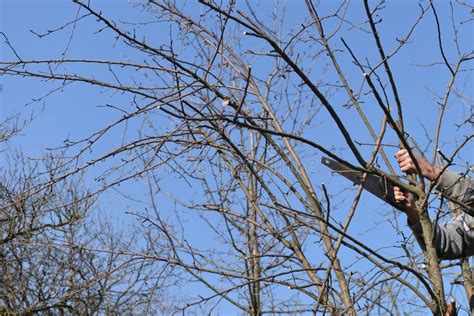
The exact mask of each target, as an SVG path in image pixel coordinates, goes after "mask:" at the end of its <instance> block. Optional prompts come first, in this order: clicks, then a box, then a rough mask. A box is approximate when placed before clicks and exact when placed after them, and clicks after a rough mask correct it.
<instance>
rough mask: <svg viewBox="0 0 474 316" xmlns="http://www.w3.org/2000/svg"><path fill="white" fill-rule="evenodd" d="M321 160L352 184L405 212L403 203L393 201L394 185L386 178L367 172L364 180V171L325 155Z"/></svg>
mask: <svg viewBox="0 0 474 316" xmlns="http://www.w3.org/2000/svg"><path fill="white" fill-rule="evenodd" d="M321 162H322V164H323V165H325V166H327V167H328V168H329V169H331V170H332V171H334V172H337V173H338V174H340V175H341V176H343V177H345V178H347V179H349V180H350V181H352V182H353V183H354V184H359V185H362V187H363V188H364V189H365V190H367V191H369V192H370V193H372V194H373V195H375V196H376V197H378V198H379V199H381V200H382V201H384V202H385V203H388V204H390V205H391V206H393V207H395V208H396V209H398V210H400V211H402V212H405V208H404V206H403V204H401V203H397V202H396V201H395V195H394V194H393V187H394V186H395V185H394V184H393V183H391V182H390V181H389V180H388V179H387V178H384V177H381V176H379V175H376V174H368V175H367V176H366V180H365V182H364V181H363V175H364V173H363V172H361V171H357V170H354V169H351V168H349V167H347V166H345V165H343V164H341V163H339V162H337V161H335V160H332V159H330V158H327V157H323V158H321Z"/></svg>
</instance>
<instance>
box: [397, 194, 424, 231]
mask: <svg viewBox="0 0 474 316" xmlns="http://www.w3.org/2000/svg"><path fill="white" fill-rule="evenodd" d="M393 195H394V197H395V202H397V203H400V204H404V205H405V211H406V213H407V216H408V221H409V222H410V224H412V225H414V224H416V223H418V222H419V221H420V218H419V216H418V213H417V212H416V210H415V199H414V198H413V194H411V193H407V194H405V192H403V191H402V190H401V189H400V188H399V187H393Z"/></svg>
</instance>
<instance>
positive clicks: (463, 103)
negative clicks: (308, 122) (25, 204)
mask: <svg viewBox="0 0 474 316" xmlns="http://www.w3.org/2000/svg"><path fill="white" fill-rule="evenodd" d="M0 3H1V4H0V5H1V7H0V9H1V29H2V32H4V33H5V34H6V35H7V36H8V37H9V39H10V40H11V43H12V45H14V46H15V48H16V49H17V51H18V53H19V55H20V56H21V58H23V59H47V58H61V53H62V52H64V51H65V49H66V48H67V56H68V57H70V58H78V57H81V58H91V59H112V60H139V58H140V56H136V55H134V51H133V50H132V49H130V48H129V47H126V46H125V45H124V44H123V43H121V42H115V41H114V39H113V37H112V36H111V33H110V32H108V31H104V32H99V33H96V32H97V31H99V30H100V29H101V28H100V27H99V26H98V25H97V24H95V23H94V21H93V20H92V19H88V20H87V21H85V22H84V23H82V22H81V23H80V24H79V26H78V27H77V30H75V32H74V33H73V37H72V38H71V39H70V35H71V34H72V32H71V30H72V29H71V27H67V28H65V30H64V31H62V32H58V33H57V34H53V35H51V36H48V37H45V38H43V39H38V37H37V36H36V35H34V34H33V33H32V32H31V31H30V30H34V31H35V32H37V33H44V32H46V31H47V30H50V29H54V28H57V27H59V26H61V25H63V24H64V23H65V22H67V21H70V20H71V19H73V18H74V16H75V15H76V14H77V8H76V6H74V5H73V4H71V3H70V2H69V1H61V0H50V1H27V0H20V1H13V0H2V1H1V2H0ZM92 3H93V4H94V6H96V7H100V8H101V9H102V10H103V12H104V13H106V14H107V15H108V16H109V17H112V18H114V19H117V20H128V21H141V19H142V17H143V13H142V12H141V11H140V10H139V9H138V8H135V9H131V6H130V2H126V1H111V0H110V1H106V0H103V1H92ZM131 3H133V1H132V2H131ZM190 3H191V4H188V5H187V6H186V7H185V10H187V11H188V12H190V13H192V14H199V12H200V10H202V8H201V7H200V6H199V5H197V4H196V3H194V2H193V1H191V2H190ZM270 3H271V2H270V1H262V2H261V5H262V7H263V8H265V7H266V6H267V5H268V6H269V4H270ZM323 3H324V4H322V5H321V12H329V11H331V10H332V9H333V6H330V5H328V3H330V2H323ZM437 8H438V12H439V15H440V19H441V25H442V27H443V43H444V47H445V50H446V54H447V57H448V59H449V60H450V61H452V62H455V61H456V59H457V57H458V56H457V52H456V49H455V46H454V45H453V29H452V28H451V26H450V20H449V16H450V14H451V13H450V7H449V2H448V1H440V2H439V3H437ZM287 9H288V11H287V19H286V20H285V26H284V27H285V28H286V29H288V30H289V29H290V28H292V27H296V26H297V25H298V23H299V20H300V12H302V10H303V9H304V1H288V2H287ZM305 12H306V11H305ZM384 12H390V13H389V14H385V15H384V16H383V22H382V23H381V24H380V25H379V32H380V34H381V38H382V42H383V45H384V47H385V48H386V51H387V52H391V51H392V50H393V49H394V48H395V47H397V45H398V42H397V39H400V38H403V36H404V35H405V34H407V32H408V30H409V27H410V25H411V24H410V23H411V22H413V21H414V20H415V19H416V17H417V14H418V13H419V11H418V7H417V5H416V4H414V3H413V1H408V0H406V1H387V4H386V9H385V11H384ZM362 13H363V7H362V6H357V5H353V6H351V11H350V12H349V13H348V18H349V19H353V20H357V17H358V16H362ZM454 13H455V16H456V18H457V19H459V20H461V21H464V20H467V19H469V17H470V11H469V10H468V9H467V8H463V7H460V8H459V9H458V10H457V11H455V12H454ZM321 15H324V14H323V13H321ZM148 18H150V17H148ZM268 19H269V17H268V15H263V17H262V20H263V21H265V23H269V25H271V21H269V20H268ZM359 22H362V21H359ZM334 25H335V24H334ZM334 25H333V24H328V25H327V29H328V30H331V28H333V27H334ZM168 31H169V29H168V28H167V27H166V26H164V25H157V26H153V28H150V29H148V32H150V33H148V34H147V38H149V40H150V42H152V43H154V44H156V45H159V43H160V42H164V43H166V42H167V39H168V38H167V36H168V34H169V33H168ZM342 34H343V37H344V39H345V40H346V41H347V42H348V43H349V44H350V45H351V47H352V48H353V49H354V51H355V52H356V54H357V55H358V57H359V58H361V59H364V58H368V59H369V60H371V64H375V63H377V61H378V54H377V52H376V50H375V43H374V41H373V39H372V38H371V37H370V36H369V35H368V34H366V33H364V32H352V31H351V30H350V28H349V26H348V25H344V27H343V33H342ZM458 36H459V39H460V40H459V44H460V46H461V50H462V51H464V52H471V51H472V50H473V28H472V25H471V27H469V23H466V24H465V26H464V27H463V28H462V29H460V30H459V34H458ZM412 38H413V42H411V43H410V44H409V45H406V46H405V47H404V48H403V49H402V50H401V51H400V53H399V54H397V55H396V56H395V57H394V58H393V59H391V60H390V63H391V67H392V71H393V72H394V77H395V80H396V81H397V84H398V89H399V93H400V95H401V99H402V103H403V104H404V106H405V107H404V111H405V124H406V130H407V132H408V133H409V134H410V135H412V136H413V137H415V139H416V140H417V141H418V143H420V145H421V146H422V147H423V146H425V145H426V144H427V138H426V137H425V133H427V134H429V135H433V133H434V129H435V126H436V121H437V117H438V106H437V105H436V101H437V99H436V98H437V96H440V95H443V94H444V91H445V89H446V86H447V83H448V81H449V73H448V71H447V68H446V67H445V66H444V65H435V66H431V67H426V65H429V64H432V63H438V62H440V61H441V60H442V59H441V55H440V52H439V49H438V42H437V34H436V32H435V29H434V21H433V16H432V14H429V15H428V17H427V18H426V19H424V20H423V21H422V23H421V24H420V25H419V26H418V27H417V29H416V30H415V33H414V34H413V36H412ZM248 41H249V42H248V43H249V46H251V45H253V43H257V42H255V41H254V40H253V39H249V40H248ZM331 44H332V45H333V47H337V48H339V49H343V46H342V43H341V41H340V39H339V35H338V36H336V37H334V38H333V39H332V40H331ZM258 45H260V46H263V44H261V43H259V44H258ZM182 54H183V56H186V54H187V53H186V49H185V48H184V47H183V48H182ZM338 58H339V60H340V63H341V65H343V70H344V72H345V73H346V75H347V78H348V80H349V82H350V83H351V84H352V85H353V87H359V85H360V82H361V81H362V75H361V73H360V72H359V70H358V68H357V67H356V66H354V65H353V64H352V63H351V60H350V58H349V56H348V54H342V53H340V54H339V53H338ZM0 59H1V60H14V59H15V56H14V55H13V54H12V52H11V51H10V50H9V49H8V48H7V47H6V46H5V45H4V44H2V52H1V57H0ZM316 62H319V61H316ZM67 67H68V68H67V70H68V71H70V72H76V71H77V72H81V73H82V72H84V73H87V72H94V73H93V75H94V76H97V77H98V78H110V73H108V72H107V71H105V70H104V71H103V72H95V71H96V69H95V68H91V69H87V68H83V67H82V66H81V67H77V66H74V65H72V66H67ZM75 67H77V68H75ZM258 67H260V68H258ZM271 67H272V64H271V62H269V61H268V59H266V58H260V59H258V62H257V63H256V67H255V68H256V69H257V71H260V72H262V73H264V72H266V71H268V70H269V69H271ZM125 74H126V73H124V75H125ZM325 75H327V76H334V73H332V72H328V73H325ZM134 76H138V75H136V74H134ZM311 76H312V79H314V80H317V79H318V78H317V76H318V73H316V72H312V73H311ZM1 80H2V85H3V92H2V95H1V99H0V102H1V114H2V116H3V117H7V116H8V115H10V114H12V113H16V112H23V113H28V112H34V113H37V115H38V117H37V118H36V119H35V120H34V121H33V122H32V123H31V124H30V125H29V126H28V127H27V128H26V129H25V130H24V132H23V133H22V135H21V136H19V137H17V138H15V139H14V140H13V141H12V143H11V144H10V146H17V147H19V148H21V149H22V150H23V151H24V152H25V153H26V154H27V155H28V156H30V157H37V156H40V155H41V154H42V153H44V152H47V148H55V147H58V146H61V145H62V142H63V141H64V140H65V139H67V138H69V139H82V138H84V137H86V136H88V135H89V134H91V133H93V132H95V131H96V130H97V129H99V128H100V127H102V126H104V124H107V123H109V122H112V121H113V120H115V119H117V118H118V117H120V113H117V112H114V111H111V110H110V109H108V108H104V107H103V105H105V104H112V103H113V104H120V105H124V106H125V105H126V104H128V103H129V100H128V99H127V98H125V97H123V96H122V95H120V94H110V93H108V92H107V91H104V90H103V89H97V88H91V87H89V86H85V85H77V84H72V85H70V86H68V87H66V89H64V90H60V91H57V92H55V93H54V94H52V95H51V96H48V97H47V98H45V99H44V100H42V101H41V102H32V99H34V98H38V97H40V96H43V95H45V94H46V93H48V91H50V90H51V89H54V88H56V87H58V84H57V83H52V82H43V81H38V80H32V79H25V78H11V77H8V78H2V79H1ZM143 80H146V79H143ZM456 91H457V92H458V93H459V94H461V95H464V96H465V97H466V98H464V99H463V98H455V97H453V98H451V99H450V101H449V102H448V108H447V111H446V114H445V119H444V122H443V125H442V133H441V141H440V144H442V149H443V151H445V152H447V153H451V151H452V150H453V149H454V146H455V141H459V140H460V139H462V137H464V136H465V135H468V134H470V133H471V132H472V126H469V125H467V126H464V127H463V128H461V129H458V128H457V127H456V124H459V123H461V122H462V121H463V120H465V119H466V118H467V117H468V116H469V115H470V113H471V111H472V97H473V95H472V91H473V82H472V75H471V74H470V73H469V72H464V73H462V74H461V75H460V76H459V81H458V82H457V84H456ZM346 99H347V97H346V96H345V94H344V93H343V92H342V91H338V92H337V93H335V94H334V95H332V97H331V101H332V102H334V104H341V105H342V104H344V102H345V101H346ZM30 103H31V104H30ZM25 104H28V105H25ZM363 106H364V108H365V109H367V110H366V113H367V114H368V116H369V118H370V119H371V120H372V121H373V122H375V124H374V128H375V130H376V131H378V128H379V124H378V117H380V110H379V108H377V106H376V105H375V103H370V102H367V103H366V104H364V105H363ZM338 111H339V113H340V115H341V118H342V119H343V121H344V122H346V123H347V124H348V126H350V127H351V132H352V133H353V134H352V135H353V137H354V139H356V140H360V141H362V142H364V141H367V140H368V139H369V138H368V135H367V132H366V131H365V129H364V128H363V127H362V125H361V122H360V119H359V118H358V117H357V116H356V114H355V110H354V109H349V110H344V109H342V107H341V106H339V107H338ZM323 112H324V111H323ZM140 124H141V122H138V121H136V122H132V123H130V125H128V126H126V128H125V127H123V128H120V129H115V130H113V131H112V132H111V133H110V134H109V135H108V136H107V137H106V138H105V139H104V140H103V141H102V142H101V143H100V146H99V147H97V149H96V152H95V153H94V154H98V153H99V152H107V151H109V150H111V149H113V148H115V147H116V146H117V143H118V140H119V139H121V138H122V137H128V136H127V135H129V134H128V133H129V132H130V131H131V130H134V129H138V128H139V127H140ZM317 126H318V128H315V129H310V130H308V131H307V132H306V133H305V136H306V137H308V138H311V139H313V138H314V140H316V141H317V142H319V143H321V144H323V145H327V146H328V147H330V146H331V145H332V144H334V145H335V147H340V146H343V145H344V144H343V143H342V141H341V138H340V137H339V136H338V133H337V132H334V131H335V125H334V123H333V122H332V121H331V120H330V119H329V118H328V116H327V113H322V114H321V116H320V118H318V125H317ZM387 142H388V143H390V144H394V145H396V144H397V141H396V139H395V137H394V135H393V134H391V135H389V136H388V138H387ZM395 152H396V149H395V148H387V153H388V154H389V155H390V156H391V155H393V154H394V153H395ZM345 153H347V154H349V153H348V151H346V152H345ZM364 153H365V154H366V155H367V156H368V152H367V151H366V150H364ZM472 153H473V152H472V144H470V145H468V146H467V147H466V148H465V149H464V150H463V151H461V152H460V154H459V155H458V157H457V160H456V162H457V163H459V164H460V165H463V164H466V163H471V162H472V158H473V157H472ZM305 155H306V156H307V157H308V158H307V159H306V160H305V164H306V165H307V166H310V169H311V170H310V175H311V177H312V179H313V181H314V184H315V185H317V186H319V185H320V184H321V183H322V182H325V183H328V182H329V183H330V184H331V185H332V186H331V190H332V192H338V190H340V189H341V188H342V187H346V186H347V183H346V182H344V180H341V179H333V178H330V176H329V172H328V171H327V170H325V169H324V168H322V167H321V166H320V165H319V164H318V162H319V159H320V153H313V152H311V151H310V150H309V151H308V149H305ZM428 157H431V152H430V151H429V156H428ZM85 158H87V155H86V156H85ZM345 158H346V159H348V160H350V161H352V162H354V161H355V159H354V158H353V157H351V156H348V157H345ZM105 167H106V166H105ZM105 167H103V168H105ZM461 167H462V166H460V167H459V170H461ZM454 168H455V169H456V167H454ZM313 169H314V170H313ZM99 170H100V168H99ZM97 174H99V171H98V170H95V169H93V170H91V173H90V177H89V178H88V179H89V180H88V181H90V183H87V184H86V185H90V186H92V187H93V186H95V185H96V184H95V182H94V181H92V180H93V178H94V176H96V175H97ZM138 182H139V181H138ZM161 183H162V184H163V185H164V186H166V188H167V190H168V191H172V192H179V193H181V194H184V195H186V198H188V199H193V198H194V197H193V195H194V194H199V193H200V192H201V190H200V188H192V187H187V186H186V185H183V182H182V181H180V180H179V179H177V178H176V177H174V176H173V175H172V174H171V175H169V176H167V177H165V178H164V180H162V182H161ZM141 185H143V183H141V184H140V183H137V182H131V183H128V184H124V185H123V186H122V188H121V191H126V192H128V193H129V194H132V195H137V196H141V195H145V194H144V193H143V191H142V187H141ZM159 200H160V203H162V204H161V205H162V207H163V208H170V209H172V208H175V207H179V206H176V205H174V204H173V203H172V201H170V200H168V199H167V198H166V197H165V196H162V195H159ZM101 201H102V203H103V204H102V205H101V209H102V211H103V212H106V213H107V214H109V215H110V216H111V217H114V218H116V219H118V220H119V221H120V222H122V223H123V224H125V225H126V224H128V223H133V222H134V219H133V218H132V217H131V216H127V215H125V211H127V210H134V209H135V208H141V207H143V206H142V205H140V204H135V203H133V202H132V201H130V200H129V199H125V198H122V197H121V196H120V195H118V194H117V193H114V192H109V193H107V194H105V195H104V196H103V197H102V198H101ZM349 202H350V198H349ZM340 203H347V201H344V200H341V201H340ZM360 208H361V209H366V210H367V212H361V211H359V213H358V214H357V215H356V218H355V221H356V224H354V225H353V228H351V230H354V231H353V233H355V234H356V235H357V236H359V237H360V238H361V239H362V240H370V241H369V242H368V243H369V244H370V245H371V246H372V247H373V248H378V247H381V246H384V245H396V243H397V242H398V241H399V240H400V239H399V236H393V235H391V234H390V233H387V230H389V229H390V224H389V223H388V222H387V221H386V218H387V217H386V216H387V214H390V211H389V210H388V209H389V208H388V207H387V206H386V205H385V206H384V205H383V203H381V202H380V201H378V200H376V199H373V198H371V197H369V196H367V195H366V196H365V197H364V199H363V201H362V202H361V207H360ZM398 220H399V224H400V225H403V224H404V223H403V222H404V218H403V216H399V217H398ZM190 227H192V226H190ZM192 229H194V231H192V235H193V236H196V238H197V239H196V242H199V241H201V242H202V243H203V244H205V243H206V242H207V241H208V240H212V236H211V235H210V234H209V235H206V234H203V233H202V232H201V231H200V230H199V228H198V227H194V228H192ZM405 232H406V233H407V234H409V231H408V229H405ZM382 251H384V250H382ZM387 251H389V252H391V251H393V250H392V249H389V250H387ZM348 255H350V254H348ZM456 295H460V294H459V293H456Z"/></svg>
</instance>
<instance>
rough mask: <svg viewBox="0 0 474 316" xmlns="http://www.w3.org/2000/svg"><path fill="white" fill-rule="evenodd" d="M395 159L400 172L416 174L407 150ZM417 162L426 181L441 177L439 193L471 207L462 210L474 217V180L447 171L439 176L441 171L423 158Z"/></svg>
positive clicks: (399, 152)
mask: <svg viewBox="0 0 474 316" xmlns="http://www.w3.org/2000/svg"><path fill="white" fill-rule="evenodd" d="M395 158H397V161H398V165H399V167H400V170H402V171H404V172H407V173H414V172H416V168H415V164H414V162H413V160H412V159H411V158H410V155H409V154H408V151H407V150H406V149H402V150H400V151H398V152H397V153H396V154H395ZM416 161H417V162H418V165H419V166H420V170H421V173H422V175H423V176H424V177H425V178H426V179H428V180H430V181H433V180H435V179H437V177H438V176H439V178H438V179H437V183H436V189H437V190H438V191H440V192H441V193H443V194H444V195H446V196H448V197H450V198H452V199H454V200H457V201H459V202H461V203H464V204H465V205H467V206H468V207H470V208H471V209H470V210H469V209H465V208H463V209H462V210H463V211H464V212H465V213H468V214H469V215H471V216H474V212H473V211H472V209H473V208H474V180H473V179H471V178H469V177H466V176H462V175H460V174H458V173H456V172H454V171H451V170H445V171H443V173H442V174H441V175H439V174H440V172H441V169H440V168H437V167H436V166H433V165H432V164H430V163H429V162H428V161H426V159H424V158H423V157H416Z"/></svg>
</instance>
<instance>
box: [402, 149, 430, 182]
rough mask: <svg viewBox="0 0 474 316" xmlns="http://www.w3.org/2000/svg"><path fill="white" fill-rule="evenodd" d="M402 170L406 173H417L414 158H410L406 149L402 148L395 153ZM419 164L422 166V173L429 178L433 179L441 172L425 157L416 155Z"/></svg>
mask: <svg viewBox="0 0 474 316" xmlns="http://www.w3.org/2000/svg"><path fill="white" fill-rule="evenodd" d="M395 158H397V161H398V166H399V167H400V170H402V171H404V172H406V173H416V167H415V163H414V162H413V160H412V159H411V158H410V155H409V154H408V151H407V150H406V149H401V150H399V151H398V152H397V153H396V154H395ZM416 161H417V162H418V166H420V170H421V174H422V175H423V176H424V177H425V178H427V179H428V180H433V179H435V178H436V176H437V175H438V173H439V169H438V168H436V167H435V166H433V165H432V164H430V163H429V162H428V161H426V160H425V159H424V158H423V157H416Z"/></svg>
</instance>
